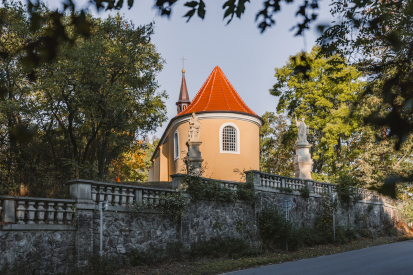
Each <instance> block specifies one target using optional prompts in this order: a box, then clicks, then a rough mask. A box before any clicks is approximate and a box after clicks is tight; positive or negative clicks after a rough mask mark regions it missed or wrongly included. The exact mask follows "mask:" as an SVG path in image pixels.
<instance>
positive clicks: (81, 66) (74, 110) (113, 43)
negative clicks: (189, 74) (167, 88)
mask: <svg viewBox="0 0 413 275" xmlns="http://www.w3.org/2000/svg"><path fill="white" fill-rule="evenodd" d="M44 12H45V13H47V12H48V11H47V9H45V10H44ZM22 20H25V19H24V18H22ZM70 20H71V18H70V17H69V16H68V17H64V18H62V22H63V24H64V25H65V27H66V28H67V29H68V30H67V33H68V34H69V35H71V34H72V33H73V28H72V27H71V26H70V24H69V23H70ZM88 20H89V21H90V22H92V25H93V28H92V34H91V37H90V38H78V39H77V40H76V42H75V43H76V47H72V46H71V45H70V43H62V44H61V47H60V49H59V51H58V52H57V54H56V58H55V59H54V61H53V62H51V63H48V64H41V65H39V66H38V67H37V68H36V70H35V73H36V75H37V76H38V78H36V80H35V81H33V80H32V81H30V82H28V81H29V79H28V78H27V76H26V77H25V78H24V79H21V80H19V79H18V78H15V80H16V81H18V85H20V86H21V87H24V91H25V94H21V95H19V96H16V97H15V104H14V105H15V106H18V108H16V107H13V105H11V104H8V103H7V101H2V107H3V108H4V109H3V110H5V112H6V113H7V112H11V113H13V114H15V116H16V117H17V118H18V119H16V123H20V124H21V123H24V124H25V125H26V127H28V128H30V127H31V126H36V127H38V132H37V136H36V137H35V138H33V139H32V140H31V141H30V142H27V143H23V142H21V141H17V143H16V144H17V145H16V146H17V149H16V150H15V151H14V152H13V154H14V155H13V156H15V157H14V159H13V158H11V157H10V156H12V154H11V152H10V150H9V148H10V146H9V145H8V144H7V142H6V141H7V140H12V136H11V134H7V135H6V136H5V141H4V142H3V144H2V147H1V148H2V149H3V150H1V152H0V154H1V155H2V160H3V162H2V165H9V166H10V167H13V170H14V171H16V174H17V175H16V176H13V177H9V178H8V179H7V181H6V182H9V183H10V184H11V183H16V182H18V183H20V182H23V183H25V184H26V185H27V186H28V189H29V191H30V193H31V195H42V196H43V195H46V194H45V193H47V192H49V194H47V195H50V193H53V192H54V194H61V193H62V190H63V189H62V188H65V187H64V186H63V185H62V184H61V183H63V182H65V181H66V180H67V179H69V178H73V177H83V178H91V179H105V178H106V175H107V174H108V169H109V166H110V164H111V162H112V161H113V160H114V159H116V158H117V157H118V156H119V155H120V154H121V153H123V152H125V151H128V150H129V149H130V144H132V143H133V142H134V140H135V139H136V137H137V136H138V135H143V134H145V133H146V132H148V131H152V130H154V129H155V128H156V127H158V126H159V125H160V123H162V122H163V121H165V112H166V108H165V105H164V102H163V100H164V99H165V98H166V94H165V92H161V93H159V92H157V89H158V84H157V82H156V79H155V77H156V74H157V72H159V71H160V70H161V69H162V65H163V60H162V58H161V57H160V55H159V53H157V52H156V49H155V46H154V45H153V44H151V43H150V37H151V35H152V34H153V25H152V24H149V25H145V26H140V27H135V26H134V25H133V24H132V23H131V22H128V21H126V20H125V19H124V18H123V17H121V16H119V15H117V16H115V17H111V16H110V17H108V18H107V19H105V20H101V19H95V18H92V17H91V16H90V15H88ZM51 24H52V23H51ZM45 31H46V30H45ZM15 62H16V64H18V65H20V66H23V65H21V63H19V62H23V61H22V60H21V59H18V58H16V59H15ZM3 103H4V104H3ZM6 103H7V104H6ZM3 125H4V127H5V128H6V129H7V130H9V132H10V131H11V130H10V127H7V124H5V123H3ZM3 182H4V181H3ZM46 183H47V184H46ZM44 184H46V185H47V186H45V185H44ZM53 186H54V187H56V190H55V191H51V190H52V189H53V188H52V187H53ZM4 192H6V191H4Z"/></svg>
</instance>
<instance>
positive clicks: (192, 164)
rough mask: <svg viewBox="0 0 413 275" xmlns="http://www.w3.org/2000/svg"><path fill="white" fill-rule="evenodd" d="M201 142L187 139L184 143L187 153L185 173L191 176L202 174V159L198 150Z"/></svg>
mask: <svg viewBox="0 0 413 275" xmlns="http://www.w3.org/2000/svg"><path fill="white" fill-rule="evenodd" d="M201 144H202V142H201V141H188V142H187V143H186V145H187V146H188V153H187V165H186V169H187V173H188V175H191V176H198V177H200V176H202V162H203V161H204V160H203V158H202V156H201V152H200V151H199V146H200V145H201Z"/></svg>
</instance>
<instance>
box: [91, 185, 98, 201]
mask: <svg viewBox="0 0 413 275" xmlns="http://www.w3.org/2000/svg"><path fill="white" fill-rule="evenodd" d="M97 193H98V192H97V191H96V186H95V185H92V201H94V202H96V199H97Z"/></svg>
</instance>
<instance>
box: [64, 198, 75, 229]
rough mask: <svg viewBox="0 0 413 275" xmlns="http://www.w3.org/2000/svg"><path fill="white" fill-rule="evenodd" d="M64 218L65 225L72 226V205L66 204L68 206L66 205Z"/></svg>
mask: <svg viewBox="0 0 413 275" xmlns="http://www.w3.org/2000/svg"><path fill="white" fill-rule="evenodd" d="M65 212H66V215H65V216H66V217H65V220H66V223H67V224H72V219H73V212H74V211H73V209H72V204H71V203H68V204H66V211H65Z"/></svg>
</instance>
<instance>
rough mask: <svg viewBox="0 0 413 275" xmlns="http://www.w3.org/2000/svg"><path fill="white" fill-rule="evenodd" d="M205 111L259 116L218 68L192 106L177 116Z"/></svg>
mask: <svg viewBox="0 0 413 275" xmlns="http://www.w3.org/2000/svg"><path fill="white" fill-rule="evenodd" d="M205 111H207V112H208V111H209V112H211V111H225V112H228V111H233V112H242V113H247V114H251V115H254V116H258V115H257V114H256V113H254V112H253V111H252V110H251V109H250V108H249V107H248V106H247V105H246V104H245V103H244V101H243V100H242V98H241V97H240V96H239V94H238V93H237V91H235V89H234V87H232V85H231V83H230V82H229V81H228V79H227V77H226V76H225V75H224V73H223V72H222V70H221V68H220V67H218V66H216V67H215V68H214V70H213V71H212V73H211V74H210V75H209V77H208V78H207V80H206V81H205V83H204V85H202V87H201V89H200V90H199V92H198V93H197V94H196V96H195V97H194V99H193V100H192V102H191V104H189V106H188V107H187V108H186V109H185V110H183V111H182V112H180V113H179V114H178V115H177V116H182V115H185V114H191V113H197V112H205Z"/></svg>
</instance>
